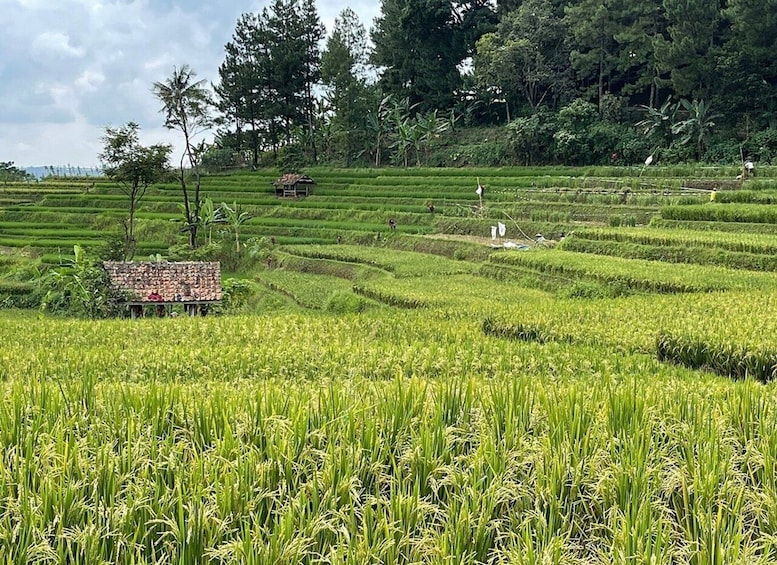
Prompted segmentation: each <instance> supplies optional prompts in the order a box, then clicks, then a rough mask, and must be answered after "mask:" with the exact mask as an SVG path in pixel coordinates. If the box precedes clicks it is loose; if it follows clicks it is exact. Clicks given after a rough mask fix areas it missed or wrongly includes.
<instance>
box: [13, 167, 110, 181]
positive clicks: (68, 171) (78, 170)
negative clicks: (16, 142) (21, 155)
mask: <svg viewBox="0 0 777 565" xmlns="http://www.w3.org/2000/svg"><path fill="white" fill-rule="evenodd" d="M24 170H25V171H27V172H28V173H30V174H31V175H33V176H34V177H35V178H38V179H42V178H43V177H48V176H57V177H101V176H103V171H102V169H98V168H96V167H74V166H71V165H50V166H46V167H24Z"/></svg>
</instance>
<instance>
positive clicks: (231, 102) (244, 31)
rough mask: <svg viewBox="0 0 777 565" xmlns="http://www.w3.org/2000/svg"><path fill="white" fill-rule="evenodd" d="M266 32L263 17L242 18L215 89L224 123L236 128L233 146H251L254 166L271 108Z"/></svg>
mask: <svg viewBox="0 0 777 565" xmlns="http://www.w3.org/2000/svg"><path fill="white" fill-rule="evenodd" d="M263 32H264V27H263V20H262V19H261V18H260V17H259V16H257V15H254V14H243V15H242V16H241V17H240V19H239V20H238V22H237V25H236V26H235V32H234V34H233V35H232V40H231V41H229V42H228V43H227V44H226V45H225V46H224V51H225V53H226V56H225V58H224V62H223V63H222V64H221V65H220V66H219V79H220V83H219V84H218V85H217V86H215V87H214V90H215V93H216V95H217V97H218V108H219V110H220V111H221V112H222V114H223V116H224V121H225V122H226V124H227V125H228V127H229V128H230V129H232V128H233V129H234V135H233V142H232V143H231V145H232V146H233V147H234V149H235V150H237V151H242V150H243V149H244V148H245V147H247V148H248V150H250V152H251V162H252V164H253V166H254V167H257V166H258V164H259V152H260V149H261V145H262V143H261V137H262V135H261V133H262V131H263V128H262V124H263V123H264V120H265V117H266V107H267V104H266V103H265V100H266V98H265V95H266V94H267V92H266V90H265V88H264V87H265V86H266V81H263V80H262V78H263V74H262V72H261V69H262V66H263V62H264V61H263V60H262V58H261V54H262V52H261V48H260V42H261V37H262V35H263Z"/></svg>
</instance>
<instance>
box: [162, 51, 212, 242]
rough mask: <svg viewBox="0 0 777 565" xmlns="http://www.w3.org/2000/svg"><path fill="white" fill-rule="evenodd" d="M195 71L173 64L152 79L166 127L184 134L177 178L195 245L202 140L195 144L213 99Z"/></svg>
mask: <svg viewBox="0 0 777 565" xmlns="http://www.w3.org/2000/svg"><path fill="white" fill-rule="evenodd" d="M196 76H197V73H195V72H194V71H193V70H192V69H191V67H189V65H183V66H182V67H181V68H176V67H174V68H173V73H172V74H171V75H170V76H169V77H168V78H167V80H165V81H164V82H155V83H154V88H153V92H154V96H156V97H157V98H158V99H159V101H160V102H161V103H162V106H163V107H162V110H161V111H162V112H163V113H164V114H165V127H166V128H168V129H177V130H180V131H181V133H182V134H183V138H184V152H183V154H182V155H181V161H180V181H181V191H182V193H183V205H184V213H185V215H186V228H185V229H186V230H187V231H188V232H189V245H190V246H191V247H196V246H197V229H198V228H199V220H198V219H199V217H200V206H201V202H200V167H199V165H200V156H201V153H202V151H201V150H202V149H203V144H199V145H197V144H195V143H194V139H195V138H196V136H197V135H199V134H200V133H202V132H203V131H205V130H207V129H208V128H209V127H210V126H211V125H212V123H213V120H212V119H211V116H210V109H211V106H212V102H211V99H210V93H209V92H208V90H207V89H206V88H205V86H204V85H205V83H206V81H205V80H198V81H195V80H194V79H195V77H196ZM186 164H188V166H189V168H190V169H191V172H192V173H193V174H194V183H195V184H194V201H193V202H191V201H190V200H189V192H188V187H187V185H186V174H185V166H186Z"/></svg>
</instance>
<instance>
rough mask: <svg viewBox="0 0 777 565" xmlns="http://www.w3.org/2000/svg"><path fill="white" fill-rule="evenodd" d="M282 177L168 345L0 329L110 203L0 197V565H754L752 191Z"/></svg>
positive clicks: (757, 349)
mask: <svg viewBox="0 0 777 565" xmlns="http://www.w3.org/2000/svg"><path fill="white" fill-rule="evenodd" d="M306 172H307V173H308V174H310V176H311V177H312V178H313V179H314V180H315V181H316V184H315V185H314V186H313V188H312V193H311V195H310V196H309V197H307V198H299V199H279V198H277V197H276V196H275V193H274V189H273V187H272V184H271V182H272V181H273V180H274V179H276V178H277V177H278V176H279V171H257V172H242V173H234V174H228V175H227V174H225V175H212V176H209V177H206V178H205V179H204V183H205V184H204V196H206V197H208V198H211V199H212V201H213V202H216V203H221V202H226V203H235V204H239V205H240V206H241V207H242V210H244V211H245V212H247V213H248V214H249V215H250V220H248V221H247V222H246V223H245V224H244V225H243V226H242V227H241V232H240V238H241V239H240V241H241V242H242V244H241V245H242V247H241V248H240V252H239V253H238V255H239V257H237V258H233V259H235V260H234V261H233V262H232V263H229V264H226V263H225V264H223V265H222V269H223V271H224V272H225V277H229V278H236V279H239V280H243V281H247V283H248V284H250V287H251V288H252V295H251V297H250V298H249V299H248V301H247V302H246V303H245V304H244V305H243V306H241V307H240V308H238V309H235V310H226V311H224V312H223V313H221V314H220V315H217V316H207V317H196V318H190V317H185V316H180V317H177V318H170V317H167V318H155V317H147V318H143V319H137V320H130V319H126V318H122V319H107V320H83V319H75V318H68V317H62V316H60V317H57V316H50V315H44V314H40V313H39V312H38V310H37V309H34V308H22V307H21V306H25V305H29V304H30V303H31V301H32V298H31V297H33V296H34V293H35V283H34V280H33V274H34V273H37V272H40V271H42V270H45V269H47V268H52V267H55V266H56V265H58V264H60V263H62V262H65V263H66V262H67V261H68V260H69V256H70V254H71V253H72V250H73V246H74V245H80V246H83V247H85V248H87V249H89V248H90V247H91V248H94V249H99V246H100V245H101V244H103V243H104V242H105V241H106V240H107V239H108V238H109V236H110V234H111V233H114V232H115V230H116V226H117V225H118V222H119V220H120V218H122V217H123V216H124V215H126V201H125V197H124V196H123V195H122V193H121V192H120V190H118V188H117V187H116V186H113V185H111V183H109V182H108V181H107V180H105V179H99V178H98V179H88V180H84V179H62V178H60V179H46V180H43V181H40V182H35V183H11V184H0V249H1V250H2V252H1V253H0V304H2V305H4V306H5V308H4V309H0V390H2V397H1V398H0V563H2V564H12V563H13V564H17V563H59V564H65V563H67V564H72V563H83V564H96V563H105V564H108V563H117V564H118V563H133V564H146V563H148V564H150V563H159V564H162V563H164V564H192V563H207V564H233V563H234V564H238V563H240V564H286V563H289V564H296V563H304V564H333V565H334V564H353V565H356V564H379V563H380V564H383V563H387V564H427V563H428V564H440V565H442V564H451V565H453V564H481V563H482V564H486V563H489V564H490V563H494V564H508V563H510V564H522V565H523V564H538V565H539V564H543V565H544V564H584V563H585V564H588V563H596V564H610V563H618V564H620V563H628V564H644V565H659V564H666V565H669V564H693V565H708V564H753V563H764V564H766V563H775V562H777V388H775V386H777V385H775V381H774V377H775V375H777V337H775V336H777V253H775V252H777V208H775V203H777V167H771V168H770V167H762V168H760V169H759V171H758V176H756V177H755V178H753V179H749V180H746V181H745V182H742V183H733V182H732V179H734V177H735V176H736V175H737V174H738V172H739V171H738V170H737V169H736V168H721V167H718V168H702V167H676V168H670V167H664V168H649V169H645V170H642V169H641V168H628V167H609V168H607V167H599V168H590V169H572V168H553V169H551V168H514V169H427V168H418V169H403V170H399V169H375V170H371V169H350V170H339V169H324V168H321V169H311V170H309V171H306ZM478 180H479V181H480V182H481V183H482V184H483V185H484V186H485V194H484V198H483V201H482V206H481V202H480V200H479V198H478V195H477V194H475V188H476V186H477V182H478ZM177 190H178V189H177V185H175V184H174V183H171V184H169V185H167V184H163V185H156V186H154V187H152V189H150V190H149V192H148V194H147V195H146V197H145V198H144V200H143V202H142V204H141V206H140V208H139V211H138V214H137V217H138V226H137V233H138V236H139V246H138V251H137V254H136V260H147V259H148V258H149V256H151V255H156V254H159V255H161V256H163V257H166V256H167V254H168V250H169V249H170V248H171V246H173V245H174V244H176V243H178V242H179V241H180V238H181V237H182V236H181V234H180V230H179V228H180V224H177V223H176V222H175V221H174V220H176V219H177V218H178V217H179V216H180V212H179V210H178V204H177V203H178V200H179V195H178V192H177ZM713 190H714V191H715V193H714V199H711V197H710V194H711V191H713ZM389 219H393V220H394V221H395V224H396V230H391V229H389V225H388V223H387V222H388V220H389ZM500 222H501V223H503V224H504V225H505V232H506V233H505V236H504V237H499V236H498V234H497V237H496V239H492V237H491V226H498V224H499V223H500ZM221 231H222V230H221V229H220V228H217V229H215V230H214V231H213V232H212V234H210V237H212V238H213V239H214V240H217V241H220V240H221V239H224V240H225V241H227V242H232V243H229V245H233V242H234V236H233V235H231V234H229V233H221ZM497 231H498V230H497ZM536 234H542V235H543V237H542V238H541V239H540V240H539V242H538V238H537V237H536ZM562 234H563V237H562ZM206 237H208V236H206ZM230 237H231V238H233V239H231V240H230ZM505 242H510V244H508V245H507V246H504V244H505Z"/></svg>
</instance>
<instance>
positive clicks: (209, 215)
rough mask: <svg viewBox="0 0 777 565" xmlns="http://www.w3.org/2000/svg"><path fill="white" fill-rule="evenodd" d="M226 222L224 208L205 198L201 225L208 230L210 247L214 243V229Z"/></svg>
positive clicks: (201, 211)
mask: <svg viewBox="0 0 777 565" xmlns="http://www.w3.org/2000/svg"><path fill="white" fill-rule="evenodd" d="M224 222H226V218H225V217H224V208H223V207H218V208H216V206H215V205H214V204H213V200H211V199H210V198H205V200H203V202H202V208H201V209H200V225H201V226H202V227H203V228H205V229H207V230H208V245H211V244H212V243H213V227H214V226H216V225H218V224H223V223H224Z"/></svg>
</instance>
